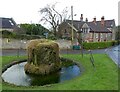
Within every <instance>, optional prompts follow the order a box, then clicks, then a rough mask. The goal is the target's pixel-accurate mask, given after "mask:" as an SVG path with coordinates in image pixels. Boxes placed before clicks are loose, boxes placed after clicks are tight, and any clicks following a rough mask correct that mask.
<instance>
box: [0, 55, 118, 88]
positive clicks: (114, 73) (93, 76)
mask: <svg viewBox="0 0 120 92" xmlns="http://www.w3.org/2000/svg"><path fill="white" fill-rule="evenodd" d="M62 56H63V57H66V58H70V59H74V60H76V61H78V62H79V63H80V64H81V65H82V66H83V68H84V72H83V73H82V74H81V75H80V76H78V77H76V78H74V79H72V80H68V81H65V82H63V83H58V84H50V85H49V86H34V87H33V86H32V87H20V86H15V85H11V84H8V83H3V84H2V88H3V90H118V68H117V66H116V65H115V64H114V63H113V61H112V60H111V59H110V58H109V57H108V56H107V55H106V54H93V56H94V59H95V67H96V68H95V69H94V68H93V67H92V64H91V63H90V60H89V58H90V56H89V55H88V54H85V55H84V57H83V58H82V57H81V55H62ZM0 58H3V61H2V65H3V66H4V65H5V64H7V63H9V62H11V61H13V60H15V59H19V58H17V57H15V56H4V57H0ZM20 58H25V57H20Z"/></svg>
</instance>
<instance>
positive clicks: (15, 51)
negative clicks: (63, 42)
mask: <svg viewBox="0 0 120 92" xmlns="http://www.w3.org/2000/svg"><path fill="white" fill-rule="evenodd" d="M26 52H27V51H26V50H23V49H20V50H18V49H9V50H2V54H1V56H11V55H18V54H19V55H26ZM80 53H81V50H71V49H62V50H60V54H80ZM83 53H89V52H88V51H87V50H83ZM92 53H101V54H105V49H99V50H92Z"/></svg>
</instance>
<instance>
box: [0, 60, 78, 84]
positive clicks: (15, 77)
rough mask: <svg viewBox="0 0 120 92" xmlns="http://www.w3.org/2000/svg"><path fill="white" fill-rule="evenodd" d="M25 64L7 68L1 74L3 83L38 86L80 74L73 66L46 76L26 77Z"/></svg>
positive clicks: (75, 66) (76, 67)
mask: <svg viewBox="0 0 120 92" xmlns="http://www.w3.org/2000/svg"><path fill="white" fill-rule="evenodd" d="M25 64H26V62H24V63H20V64H16V65H13V66H12V67H10V68H8V69H7V70H6V71H5V72H4V73H3V74H2V78H3V79H4V81H5V82H8V83H12V84H15V85H21V86H35V85H37V86H40V85H46V84H53V83H59V82H63V81H65V80H70V79H72V78H74V77H76V76H78V75H79V74H80V68H79V67H78V66H77V65H75V64H74V65H72V66H67V67H65V66H64V67H62V68H61V70H60V71H59V72H56V73H53V74H50V75H47V76H37V75H30V74H29V75H28V74H26V73H25V72H24V65H25Z"/></svg>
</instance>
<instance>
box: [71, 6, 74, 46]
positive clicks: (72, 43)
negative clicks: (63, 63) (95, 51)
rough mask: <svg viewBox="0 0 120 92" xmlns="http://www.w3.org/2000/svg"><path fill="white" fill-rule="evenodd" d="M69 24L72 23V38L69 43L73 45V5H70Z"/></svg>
mask: <svg viewBox="0 0 120 92" xmlns="http://www.w3.org/2000/svg"><path fill="white" fill-rule="evenodd" d="M71 25H72V30H71V31H72V40H71V45H72V46H73V40H74V33H73V6H71Z"/></svg>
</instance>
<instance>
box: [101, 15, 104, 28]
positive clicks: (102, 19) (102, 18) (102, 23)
mask: <svg viewBox="0 0 120 92" xmlns="http://www.w3.org/2000/svg"><path fill="white" fill-rule="evenodd" d="M104 19H105V18H104V16H102V17H101V25H103V26H104V24H105V22H104Z"/></svg>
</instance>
